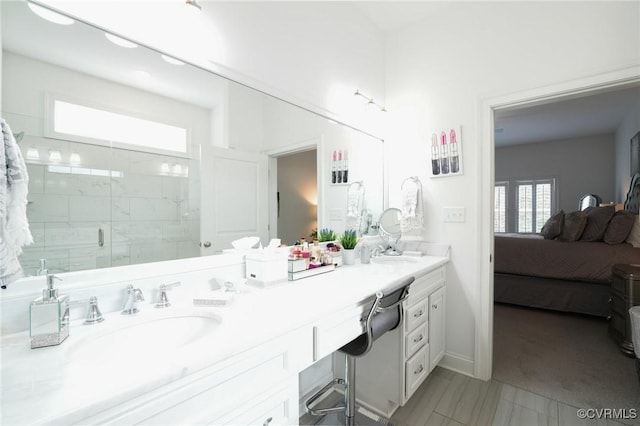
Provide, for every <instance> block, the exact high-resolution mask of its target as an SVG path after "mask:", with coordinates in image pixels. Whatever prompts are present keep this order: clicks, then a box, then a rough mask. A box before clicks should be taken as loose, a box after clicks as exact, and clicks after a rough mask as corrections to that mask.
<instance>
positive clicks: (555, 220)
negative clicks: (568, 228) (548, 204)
mask: <svg viewBox="0 0 640 426" xmlns="http://www.w3.org/2000/svg"><path fill="white" fill-rule="evenodd" d="M563 224H564V210H560V211H559V212H557V213H556V214H554V215H553V216H551V217H550V218H549V219H547V221H546V222H545V224H544V226H543V227H542V229H541V230H540V235H542V236H543V237H544V239H545V240H553V239H555V238H556V237H557V236H558V235H560V232H562V225H563Z"/></svg>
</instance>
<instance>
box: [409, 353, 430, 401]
mask: <svg viewBox="0 0 640 426" xmlns="http://www.w3.org/2000/svg"><path fill="white" fill-rule="evenodd" d="M404 374H405V383H406V386H407V389H406V390H407V399H408V398H409V397H411V395H413V393H414V392H415V391H416V389H418V387H419V386H420V385H421V384H422V382H423V381H424V379H426V378H427V375H428V374H429V345H428V344H427V345H424V346H423V347H422V349H420V350H419V351H418V352H417V353H416V354H415V355H414V356H413V357H411V358H409V360H408V361H407V362H406V363H405V372H404Z"/></svg>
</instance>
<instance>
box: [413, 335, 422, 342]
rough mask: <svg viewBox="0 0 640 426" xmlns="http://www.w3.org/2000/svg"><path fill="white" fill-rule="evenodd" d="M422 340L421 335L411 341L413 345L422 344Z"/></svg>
mask: <svg viewBox="0 0 640 426" xmlns="http://www.w3.org/2000/svg"><path fill="white" fill-rule="evenodd" d="M423 339H424V336H423V335H422V334H421V335H420V337H418V338H415V339H413V343H418V342H422V340H423Z"/></svg>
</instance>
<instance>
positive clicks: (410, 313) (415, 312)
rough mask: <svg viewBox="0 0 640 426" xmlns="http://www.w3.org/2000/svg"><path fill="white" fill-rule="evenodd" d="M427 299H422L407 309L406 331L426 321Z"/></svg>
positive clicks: (427, 316) (427, 311)
mask: <svg viewBox="0 0 640 426" xmlns="http://www.w3.org/2000/svg"><path fill="white" fill-rule="evenodd" d="M428 305H429V300H428V299H423V300H421V301H420V302H419V303H417V304H415V305H413V306H412V307H410V308H409V309H407V322H406V324H407V331H409V332H411V331H413V330H415V328H416V327H418V326H419V325H420V324H424V323H425V322H427V319H428V318H429V309H428Z"/></svg>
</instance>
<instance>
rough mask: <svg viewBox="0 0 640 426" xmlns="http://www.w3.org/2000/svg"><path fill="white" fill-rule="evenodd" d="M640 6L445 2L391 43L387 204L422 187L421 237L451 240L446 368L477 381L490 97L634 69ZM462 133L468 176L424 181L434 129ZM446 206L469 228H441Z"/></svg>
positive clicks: (639, 53) (639, 59) (639, 58)
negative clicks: (411, 184) (485, 126)
mask: <svg viewBox="0 0 640 426" xmlns="http://www.w3.org/2000/svg"><path fill="white" fill-rule="evenodd" d="M639 8H640V5H639V4H638V3H637V2H634V3H632V2H495V3H489V2H477V3H476V2H474V3H470V2H469V3H450V4H449V7H447V8H443V9H441V10H440V11H439V13H437V14H436V15H433V16H432V17H431V18H430V19H429V20H428V21H427V22H422V23H420V24H419V25H415V26H412V27H411V28H407V29H405V30H403V31H400V32H398V33H396V34H393V35H392V36H391V37H389V40H388V43H387V49H386V54H387V75H386V77H387V78H386V89H387V106H388V109H389V111H390V114H393V124H392V125H390V128H389V129H390V130H389V132H388V134H387V135H386V138H385V139H386V141H387V144H388V145H389V151H390V152H391V155H390V157H391V158H390V159H389V161H390V199H391V205H394V204H395V205H397V204H398V196H399V195H398V192H399V186H400V182H401V181H402V179H403V178H404V177H406V176H407V175H411V174H416V175H419V176H420V177H421V178H422V179H423V183H424V190H425V209H426V230H425V233H424V235H425V237H426V238H427V239H429V240H431V241H438V242H450V243H451V248H452V249H451V258H452V262H451V265H450V267H449V268H448V276H447V278H448V283H449V286H448V290H447V291H448V295H447V305H448V306H447V327H448V329H447V342H446V345H447V352H448V355H449V357H448V361H447V362H449V363H450V364H455V365H456V367H457V368H459V369H463V370H466V371H468V372H471V373H473V371H474V365H473V364H474V358H475V353H474V348H475V344H476V342H475V336H476V334H475V333H476V324H477V323H478V322H479V321H480V320H481V315H480V306H479V303H480V302H479V301H480V292H481V289H482V287H483V286H484V287H485V288H486V287H488V286H489V282H488V281H487V280H488V277H481V276H480V272H479V271H480V269H481V267H482V265H483V259H481V258H480V249H481V246H480V244H481V241H479V238H480V235H481V229H482V228H481V227H482V226H485V225H486V224H485V223H482V222H481V221H479V219H478V218H479V217H480V215H481V214H482V212H481V210H480V208H481V205H482V199H483V197H486V198H489V197H491V196H492V195H491V191H489V188H481V186H480V184H479V182H481V181H482V176H483V168H484V167H491V165H490V164H482V163H481V153H482V148H481V145H483V144H488V143H490V141H488V140H483V139H481V138H480V137H479V135H480V134H481V121H480V120H481V117H482V115H481V113H482V111H481V106H482V101H483V100H484V99H487V98H491V97H497V96H499V95H505V94H510V93H515V92H521V91H526V90H531V89H536V88H540V87H543V86H548V85H552V84H558V83H562V82H567V81H572V80H575V79H578V78H586V77H587V76H590V75H594V74H598V73H602V72H605V71H611V70H613V69H617V68H622V67H627V66H629V65H632V64H634V65H636V66H638V64H639V63H640V36H639V31H640V25H639V22H638V17H639V12H640V10H639ZM458 124H459V125H461V126H462V152H463V163H464V175H463V176H459V177H449V178H440V179H429V178H428V176H427V170H428V164H427V160H428V158H429V157H428V137H429V135H430V134H431V133H432V131H433V130H434V129H440V128H446V127H448V126H451V125H458ZM443 206H462V207H465V209H466V222H465V223H461V224H455V223H442V207H443Z"/></svg>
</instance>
